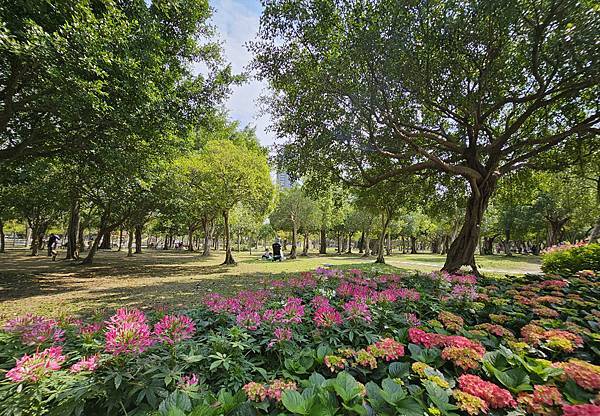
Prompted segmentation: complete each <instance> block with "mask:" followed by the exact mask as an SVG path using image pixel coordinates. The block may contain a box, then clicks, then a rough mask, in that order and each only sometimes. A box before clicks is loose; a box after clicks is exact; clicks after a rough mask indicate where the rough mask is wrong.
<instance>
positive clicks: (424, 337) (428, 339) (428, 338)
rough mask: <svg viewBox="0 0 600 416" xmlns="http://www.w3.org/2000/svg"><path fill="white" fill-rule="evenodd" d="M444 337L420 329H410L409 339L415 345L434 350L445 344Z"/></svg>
mask: <svg viewBox="0 0 600 416" xmlns="http://www.w3.org/2000/svg"><path fill="white" fill-rule="evenodd" d="M444 338H445V336H444V335H440V334H431V333H429V332H425V331H423V330H422V329H419V328H414V327H413V328H409V329H408V339H409V340H410V342H412V343H413V344H418V345H423V346H424V347H425V348H432V347H437V346H439V345H442V344H443V343H444Z"/></svg>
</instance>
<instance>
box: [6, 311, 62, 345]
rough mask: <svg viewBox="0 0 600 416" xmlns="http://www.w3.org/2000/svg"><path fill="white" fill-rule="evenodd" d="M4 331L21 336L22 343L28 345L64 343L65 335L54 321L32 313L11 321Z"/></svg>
mask: <svg viewBox="0 0 600 416" xmlns="http://www.w3.org/2000/svg"><path fill="white" fill-rule="evenodd" d="M4 330H5V331H6V332H9V333H12V334H15V335H18V336H20V337H21V341H22V342H23V343H24V344H26V345H39V344H43V343H45V342H50V343H54V342H62V341H63V340H64V333H65V331H63V330H62V329H61V328H59V327H58V322H57V321H55V320H54V319H48V318H44V317H42V316H35V315H32V314H30V313H28V314H25V315H23V316H19V317H16V318H14V319H11V320H10V321H8V322H7V323H6V324H5V325H4Z"/></svg>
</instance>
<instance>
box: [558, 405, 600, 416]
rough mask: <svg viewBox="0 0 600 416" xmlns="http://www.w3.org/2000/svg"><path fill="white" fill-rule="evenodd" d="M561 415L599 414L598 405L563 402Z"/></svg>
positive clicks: (599, 408) (598, 415) (596, 415)
mask: <svg viewBox="0 0 600 416" xmlns="http://www.w3.org/2000/svg"><path fill="white" fill-rule="evenodd" d="M562 410H563V416H600V406H598V405H596V404H576V405H569V404H565V405H564V406H563V408H562Z"/></svg>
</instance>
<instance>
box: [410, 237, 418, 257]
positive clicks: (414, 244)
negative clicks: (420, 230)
mask: <svg viewBox="0 0 600 416" xmlns="http://www.w3.org/2000/svg"><path fill="white" fill-rule="evenodd" d="M410 254H417V237H414V236H410Z"/></svg>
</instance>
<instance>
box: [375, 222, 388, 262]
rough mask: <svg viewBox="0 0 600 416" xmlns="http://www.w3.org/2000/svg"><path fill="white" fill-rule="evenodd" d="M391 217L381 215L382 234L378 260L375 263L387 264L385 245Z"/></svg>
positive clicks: (378, 248)
mask: <svg viewBox="0 0 600 416" xmlns="http://www.w3.org/2000/svg"><path fill="white" fill-rule="evenodd" d="M390 217H391V216H390V215H387V216H386V214H385V213H382V214H381V234H380V235H379V242H378V244H377V260H375V263H381V264H385V258H384V257H383V249H384V244H385V235H386V233H387V227H388V224H389V222H390Z"/></svg>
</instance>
